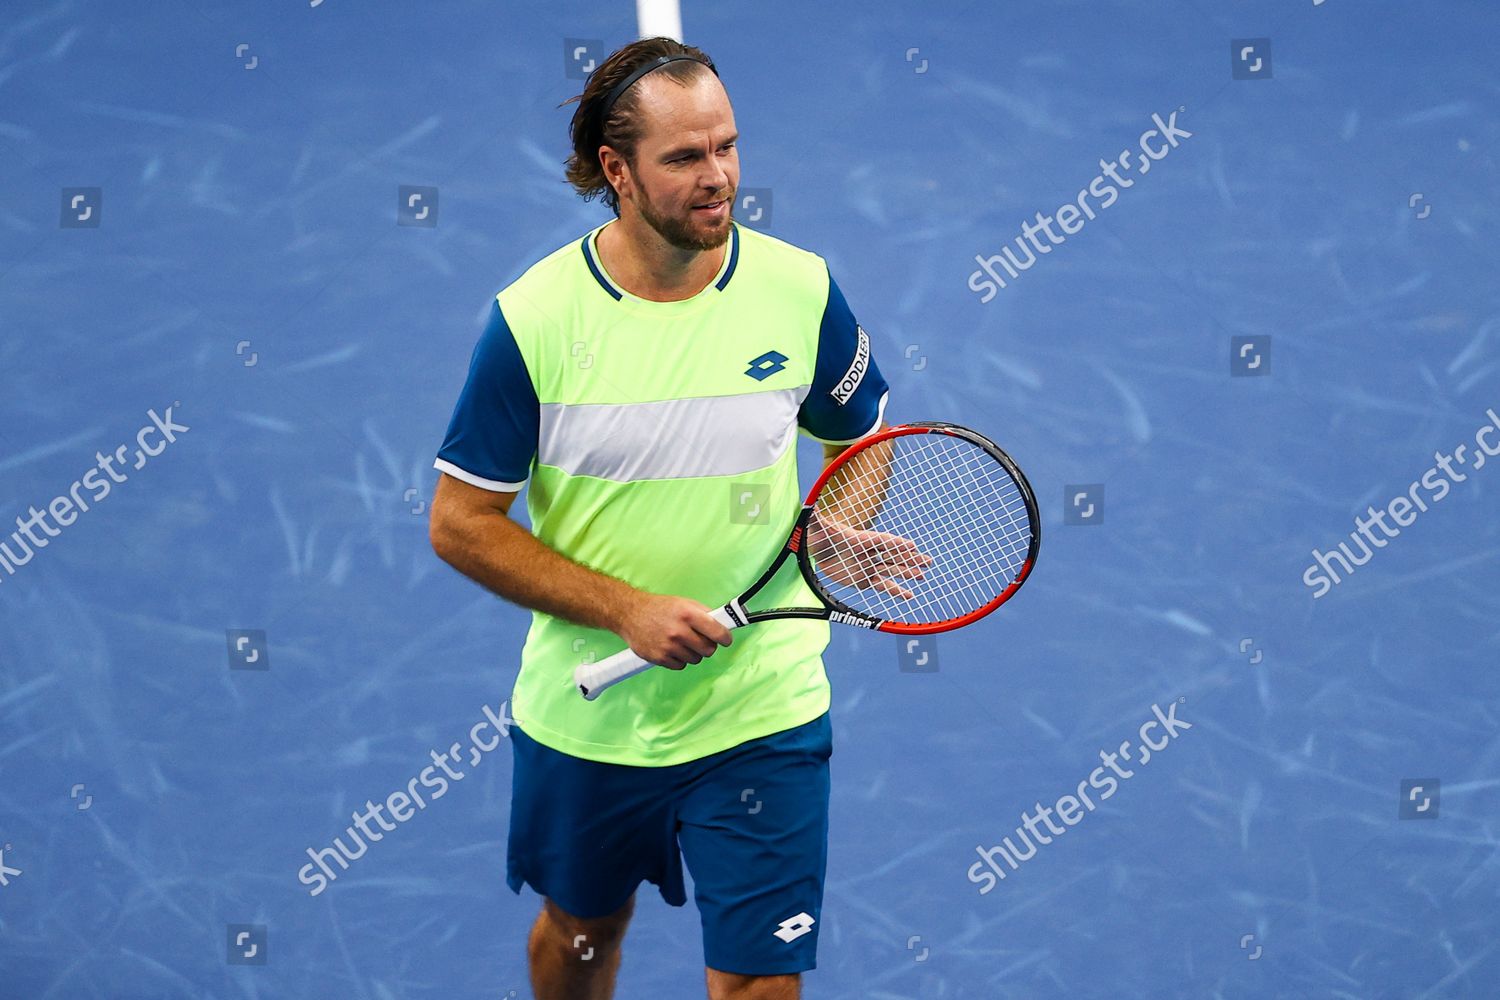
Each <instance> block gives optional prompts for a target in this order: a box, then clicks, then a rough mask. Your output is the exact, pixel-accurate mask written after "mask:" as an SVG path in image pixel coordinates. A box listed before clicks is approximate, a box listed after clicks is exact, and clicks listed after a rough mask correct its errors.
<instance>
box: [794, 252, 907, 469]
mask: <svg viewBox="0 0 1500 1000" xmlns="http://www.w3.org/2000/svg"><path fill="white" fill-rule="evenodd" d="M889 391H890V386H888V385H886V382H885V378H884V377H883V376H882V375H881V374H880V369H879V368H877V367H876V366H875V355H874V353H873V352H872V351H871V348H870V335H869V334H867V333H865V331H864V329H863V328H862V327H861V326H860V325H859V324H858V323H856V322H855V321H854V313H852V312H850V311H849V303H848V302H846V301H844V293H843V292H841V291H839V286H838V285H837V284H835V283H834V280H833V275H831V274H830V275H829V276H828V303H827V305H825V306H824V308H823V324H822V327H821V328H820V329H819V331H818V360H817V363H816V365H815V366H814V369H813V381H812V388H811V389H809V390H808V392H807V398H806V399H805V400H803V401H802V409H801V412H800V413H799V414H798V416H797V423H798V424H799V425H800V426H801V427H802V429H803V430H805V431H806V432H807V433H808V435H809V436H811V437H813V438H816V439H817V440H819V441H822V442H823V443H824V444H849V443H850V442H853V441H857V440H859V439H860V438H862V437H865V436H866V435H868V434H869V433H870V432H871V431H873V430H875V428H877V427H879V426H880V421H881V418H882V415H883V414H884V411H885V399H886V394H887V393H888V392H889Z"/></svg>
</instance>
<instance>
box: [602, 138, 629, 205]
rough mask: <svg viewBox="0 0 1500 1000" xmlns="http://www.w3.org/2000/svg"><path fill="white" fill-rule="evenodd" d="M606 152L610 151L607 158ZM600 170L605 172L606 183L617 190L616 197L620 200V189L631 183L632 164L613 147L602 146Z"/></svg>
mask: <svg viewBox="0 0 1500 1000" xmlns="http://www.w3.org/2000/svg"><path fill="white" fill-rule="evenodd" d="M605 150H609V155H608V156H607V157H606V156H605V154H604V151H605ZM599 169H600V170H602V171H603V172H604V181H605V183H606V184H608V185H609V186H610V187H612V188H614V189H615V197H616V198H618V197H619V196H620V189H621V188H622V187H624V186H625V185H626V184H627V183H628V182H629V179H630V164H629V163H628V162H626V160H625V157H623V156H621V155H620V154H619V152H618V151H616V150H615V149H614V148H613V147H611V146H600V147H599ZM616 181H619V183H616Z"/></svg>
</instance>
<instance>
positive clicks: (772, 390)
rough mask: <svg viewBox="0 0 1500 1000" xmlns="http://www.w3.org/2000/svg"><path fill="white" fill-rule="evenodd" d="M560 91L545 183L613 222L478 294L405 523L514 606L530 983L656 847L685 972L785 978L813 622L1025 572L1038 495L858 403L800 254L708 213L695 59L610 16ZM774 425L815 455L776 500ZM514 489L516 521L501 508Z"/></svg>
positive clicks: (733, 139)
mask: <svg viewBox="0 0 1500 1000" xmlns="http://www.w3.org/2000/svg"><path fill="white" fill-rule="evenodd" d="M574 100H575V101H576V102H577V104H578V107H577V109H576V110H575V112H574V114H573V118H572V122H571V126H570V138H571V144H572V149H573V155H572V157H571V158H570V159H569V161H568V165H567V171H566V176H567V180H568V181H569V182H570V183H571V184H572V185H573V187H574V189H575V190H576V191H577V192H578V193H579V194H580V195H582V196H583V197H584V198H585V199H592V198H594V197H596V196H602V198H603V200H604V202H605V204H606V205H607V206H608V207H609V208H610V209H612V210H613V212H614V215H615V216H616V218H612V219H610V220H608V221H607V222H605V223H604V224H602V225H600V226H598V227H596V228H594V229H592V230H591V231H589V232H588V233H587V234H585V235H583V236H582V237H581V238H579V239H575V240H573V241H571V242H569V243H567V244H566V245H564V246H562V247H560V248H558V249H557V250H556V251H554V252H552V253H550V254H548V255H547V256H546V257H544V258H542V259H541V260H540V261H538V262H537V263H535V264H533V265H532V266H530V267H529V268H528V269H526V270H525V271H524V273H522V274H521V276H520V277H518V278H516V279H515V280H514V281H512V282H511V283H510V284H508V285H507V286H505V287H504V288H502V289H501V290H500V291H499V292H498V293H497V294H496V295H495V296H494V298H493V299H492V300H491V301H490V302H489V304H488V306H487V311H488V318H487V321H486V324H485V327H484V330H483V332H482V333H481V334H480V337H479V341H478V344H477V345H476V346H475V347H474V350H473V354H472V357H471V360H470V365H469V372H468V377H467V380H466V382H465V384H464V386H463V389H462V391H461V392H460V394H459V398H458V403H457V405H456V406H455V409H454V412H453V416H452V420H451V421H450V424H449V428H448V433H447V436H446V438H445V439H444V441H443V444H442V447H441V448H440V450H439V452H438V457H437V461H436V463H435V465H436V467H437V468H438V469H439V470H441V472H442V475H441V476H440V478H439V483H438V488H437V493H436V496H435V497H434V500H433V504H432V522H431V523H432V529H431V530H432V541H433V546H434V548H435V550H436V551H437V552H438V554H439V555H440V556H441V557H442V558H443V559H444V560H446V561H447V562H449V563H450V564H452V565H453V566H454V567H455V568H457V569H458V570H459V571H460V572H462V573H464V574H465V575H467V576H469V577H470V578H472V579H473V580H475V581H476V582H478V583H480V584H481V585H483V586H485V587H486V588H488V589H489V590H491V591H493V592H494V593H496V594H498V595H500V596H502V597H504V598H507V599H509V600H511V601H513V602H515V603H517V604H520V605H523V606H525V607H528V608H530V609H532V612H533V614H532V622H531V627H530V630H529V631H528V633H527V635H526V639H525V643H524V646H523V647H522V649H521V656H520V672H519V676H518V677H517V679H516V682H515V689H514V692H513V693H512V696H511V715H512V718H513V720H514V723H513V725H512V726H511V741H510V742H511V746H512V750H513V753H514V768H515V770H514V779H513V782H512V802H511V811H510V831H509V833H510V835H509V840H508V847H507V859H506V875H507V883H508V884H509V885H510V887H511V888H512V890H514V891H516V892H518V893H519V892H520V891H521V887H522V885H523V884H527V883H529V884H530V885H531V886H532V888H533V889H535V890H536V892H537V893H538V894H540V895H541V896H542V897H543V903H542V912H541V914H540V915H539V916H538V918H537V921H536V924H535V926H534V928H533V930H532V932H531V936H530V939H529V942H528V954H529V959H530V963H531V975H532V982H533V987H534V990H535V992H536V994H537V996H539V997H544V998H552V997H563V996H574V995H580V996H581V995H588V996H594V997H604V996H610V995H612V984H613V981H614V976H615V970H616V969H617V968H618V966H619V962H620V956H621V947H622V941H623V937H624V934H625V930H626V928H627V926H628V923H629V919H630V916H631V913H632V912H633V907H634V903H635V894H636V889H637V888H638V886H639V885H640V883H641V881H642V880H643V879H644V880H646V881H649V882H651V883H652V884H654V885H656V886H657V887H658V889H659V890H660V892H661V895H662V897H663V898H664V899H665V900H666V901H667V902H668V903H669V904H671V905H674V906H682V905H685V904H686V900H687V897H686V891H685V883H684V879H683V871H682V862H683V861H686V863H687V865H688V868H689V869H690V871H691V874H692V876H693V882H694V885H695V889H696V900H695V901H696V903H697V906H698V910H699V913H700V916H701V918H702V932H703V933H702V942H703V949H704V957H705V965H706V966H707V970H706V972H707V988H708V995H709V997H710V998H720V997H730V996H735V997H773V996H774V997H784V996H795V995H797V993H796V991H797V989H798V986H797V983H798V981H799V980H798V975H799V974H800V973H801V972H803V971H806V970H809V969H812V968H814V967H815V965H816V950H817V940H818V931H819V929H820V927H821V914H822V901H823V879H824V873H825V869H826V861H827V850H828V842H827V841H828V836H827V835H828V792H829V784H828V782H829V771H828V759H829V757H830V755H831V754H832V742H831V729H830V725H829V718H828V707H829V701H830V697H829V685H828V678H827V675H826V673H825V672H824V669H823V662H822V652H823V649H824V648H825V646H826V645H827V643H828V635H829V626H828V621H829V620H830V618H831V617H832V616H833V615H835V614H837V615H839V616H840V620H841V621H854V622H857V623H859V624H862V625H865V626H866V627H876V628H882V629H884V630H887V631H902V630H907V631H934V630H938V629H940V628H942V627H952V624H953V623H954V622H957V623H959V624H962V623H964V622H965V621H968V620H973V618H974V617H977V616H978V615H980V614H983V613H986V612H987V611H988V610H992V609H993V607H995V606H997V605H998V603H999V602H1000V601H1003V600H1004V599H1005V597H1008V596H1009V594H1010V593H1011V592H1013V591H1014V589H1015V587H1017V586H1019V584H1020V581H1021V580H1022V579H1024V577H1025V574H1026V573H1027V572H1029V567H1030V564H1031V560H1032V559H1033V558H1034V555H1035V538H1034V523H1035V522H1034V516H1033V515H1031V514H1030V511H1031V510H1032V509H1033V508H1034V504H1031V505H1030V506H1028V498H1029V496H1030V493H1029V489H1025V488H1024V480H1020V479H1019V473H1018V472H1015V473H1014V475H1012V472H1014V468H1013V466H1011V465H1009V460H1008V459H1004V460H1003V461H1002V459H1003V455H1000V453H999V451H998V449H995V448H994V446H993V445H990V444H989V443H988V442H986V441H984V439H983V438H980V437H979V436H978V435H975V434H973V433H972V432H968V431H964V430H963V429H962V428H949V427H948V426H947V425H923V426H915V425H914V426H910V427H899V428H889V429H887V428H886V427H885V424H884V421H883V419H882V418H883V412H884V408H885V404H886V398H887V391H888V387H887V384H886V381H885V379H884V378H883V377H882V376H881V374H880V371H879V368H878V366H877V365H876V363H875V359H874V357H873V352H872V351H871V347H870V341H869V338H868V337H867V336H866V335H865V334H864V331H863V330H862V329H861V328H860V327H859V324H858V323H857V322H856V321H855V318H854V315H853V313H852V311H851V310H850V308H849V305H848V303H847V302H846V300H845V298H844V295H843V293H842V292H841V291H840V289H839V286H838V285H837V284H836V283H835V281H834V279H833V277H832V276H831V275H830V273H829V269H828V265H827V263H826V262H825V261H824V260H823V258H821V257H819V256H818V255H816V254H814V253H812V252H809V251H807V250H803V249H800V248H798V247H795V246H792V245H791V244H789V243H786V242H783V241H781V240H778V239H776V238H774V237H772V236H769V235H767V234H764V233H760V232H756V231H755V230H751V229H747V228H743V227H741V226H740V225H738V224H737V223H736V222H735V220H734V219H733V218H732V211H731V209H732V206H733V205H734V203H735V195H736V191H737V189H738V187H739V180H740V164H739V153H738V149H737V140H738V137H739V133H738V130H737V128H736V126H735V120H734V113H733V109H732V107H731V105H730V103H729V98H728V94H727V92H726V90H725V88H724V85H723V84H722V83H721V82H720V80H719V77H718V70H717V69H716V68H715V67H714V64H713V62H712V61H711V60H710V59H709V58H708V56H707V55H705V54H704V53H703V52H702V51H701V50H699V49H696V48H693V47H690V46H684V45H682V44H680V43H677V42H675V41H672V40H670V39H665V38H651V39H643V40H641V41H639V42H634V43H631V44H630V45H627V46H625V47H624V48H622V49H620V50H619V51H617V52H615V53H614V54H612V55H611V56H609V57H608V58H607V59H605V60H604V61H603V62H602V63H601V64H600V65H599V67H598V68H597V69H596V70H595V71H594V73H593V74H592V75H591V76H590V77H589V78H588V81H587V83H586V85H585V87H584V91H583V93H582V94H581V95H580V96H578V97H577V98H574ZM569 103H571V102H569ZM767 331H774V341H773V342H772V343H771V344H767V343H766V341H767V336H766V335H767ZM580 341H581V342H585V343H587V344H588V345H589V351H590V353H591V354H592V355H593V362H592V364H591V365H589V366H588V367H587V368H581V367H580V366H578V365H577V364H575V363H570V358H569V347H570V345H572V344H574V343H577V342H580ZM768 348H774V350H768ZM747 358H751V359H753V360H751V361H749V362H748V365H749V366H750V371H749V372H747V370H746V369H747V361H746V359H747ZM747 374H750V375H751V377H750V378H746V377H745V376H746V375H747ZM773 374H774V377H770V376H772V375H773ZM757 376H762V377H757ZM799 435H806V436H808V437H811V438H813V439H814V440H816V441H818V442H820V443H821V445H822V447H823V452H824V457H825V469H824V473H823V475H822V476H821V477H820V478H819V480H818V482H817V483H816V484H815V486H814V489H813V492H812V493H811V494H809V497H808V499H807V500H806V502H804V501H803V500H802V498H801V496H800V490H799V488H798V483H797V469H796V446H797V441H798V437H799ZM736 481H741V482H744V481H751V482H755V483H758V484H765V487H764V488H765V505H766V506H765V509H766V511H767V512H769V516H770V524H771V530H767V528H766V525H765V523H764V522H763V520H762V519H759V518H757V519H754V520H760V521H762V523H726V518H725V516H724V510H723V496H724V493H725V491H726V490H728V489H729V488H730V486H729V484H731V483H733V482H736ZM1018 482H1019V485H1018ZM523 488H525V489H526V491H527V512H528V513H529V515H530V521H531V530H530V531H527V530H526V529H525V528H523V527H521V526H520V525H518V524H516V523H515V522H514V521H512V520H511V518H510V516H509V510H510V506H511V504H512V502H513V501H514V499H515V497H516V496H517V495H518V494H519V492H520V491H521V490H522V489H523ZM750 520H751V519H736V521H750ZM1028 531H1030V532H1031V533H1032V534H1031V535H1030V536H1028V535H1027V532H1028ZM747 588H748V589H747ZM736 594H739V595H740V596H739V597H737V598H736V597H734V595H736ZM726 602H728V603H726ZM742 626H743V627H742ZM741 627H742V628H741ZM731 628H735V629H737V630H738V631H737V632H736V634H735V635H733V636H731ZM580 640H581V641H580ZM579 648H582V649H591V650H596V651H597V652H598V653H599V654H600V656H599V659H598V662H596V663H589V664H582V663H580V662H579V660H580V657H579V654H578V653H576V652H574V650H575V649H579ZM610 654H613V655H610ZM510 655H511V651H510V650H508V649H507V650H500V651H496V652H495V654H494V656H493V660H492V661H491V662H489V663H486V664H484V666H486V667H487V668H490V669H495V670H503V671H508V670H509V669H510V662H509V657H510ZM657 667H664V668H666V669H656V668H657ZM575 670H577V671H578V672H579V673H578V676H575ZM616 685H617V686H616ZM606 691H607V693H606V694H605V695H604V696H603V697H600V693H601V692H606ZM595 699H597V700H595ZM746 788H754V789H755V790H756V796H757V798H758V799H759V800H760V801H761V802H763V803H764V807H763V808H761V809H759V810H756V811H754V812H749V811H747V810H746V809H745V808H744V805H743V802H742V801H741V799H740V795H741V793H742V791H743V790H744V789H746ZM789 919H795V920H796V923H797V927H798V933H796V934H787V933H785V931H784V930H782V929H783V928H784V925H785V924H786V922H787V921H788V920H789ZM778 930H782V932H781V933H777V932H778ZM577 935H587V940H588V942H589V944H590V946H591V947H592V948H593V949H594V950H595V953H594V954H593V957H592V960H591V961H588V962H582V961H580V960H579V958H578V953H577V951H576V950H575V949H574V948H573V941H574V940H575V938H576V937H577Z"/></svg>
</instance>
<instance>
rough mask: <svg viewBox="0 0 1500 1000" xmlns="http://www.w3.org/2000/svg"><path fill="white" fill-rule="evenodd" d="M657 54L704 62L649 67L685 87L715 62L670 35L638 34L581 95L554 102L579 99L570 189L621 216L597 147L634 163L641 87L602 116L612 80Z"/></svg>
mask: <svg viewBox="0 0 1500 1000" xmlns="http://www.w3.org/2000/svg"><path fill="white" fill-rule="evenodd" d="M661 56H692V57H693V58H694V59H699V60H702V63H701V64H699V65H694V64H693V63H691V62H688V61H686V60H683V61H679V62H671V63H668V64H667V65H665V66H663V67H662V68H661V69H658V70H652V71H651V73H650V75H651V76H658V75H659V76H666V77H670V78H672V79H673V80H675V81H676V82H678V83H680V84H684V85H685V84H687V83H689V82H690V81H692V80H694V79H697V77H698V76H699V75H700V74H702V73H707V72H713V70H711V69H710V68H709V67H711V66H712V65H713V60H711V59H709V57H708V56H707V54H705V53H704V52H703V50H702V49H698V48H694V47H693V46H691V45H683V44H682V43H681V42H679V41H676V40H675V39H671V38H665V37H657V38H642V39H641V40H640V41H637V42H631V43H630V44H629V45H626V46H624V47H622V48H620V49H618V50H616V51H615V52H614V53H613V54H611V55H610V57H609V58H608V59H606V60H604V62H603V63H601V64H600V65H599V68H598V69H596V70H594V72H593V73H592V74H591V75H590V76H589V79H588V83H586V84H584V87H583V93H581V94H579V95H578V96H577V97H572V98H569V99H568V100H566V101H564V102H563V103H562V104H559V105H558V107H560V108H561V107H565V106H567V105H569V104H572V103H573V102H575V101H576V102H578V108H577V110H576V111H574V112H573V122H572V124H571V125H570V126H569V132H570V133H571V135H572V139H573V155H572V156H570V157H568V160H567V171H566V177H567V181H568V183H569V184H571V185H573V190H575V191H577V192H578V193H579V195H581V196H582V197H583V200H584V201H592V200H593V199H595V198H597V197H599V196H600V195H603V197H604V203H605V204H606V205H608V206H609V207H610V208H611V209H612V210H613V211H614V213H615V215H619V214H620V197H619V195H618V194H617V193H616V192H615V189H614V185H612V184H610V183H609V181H608V180H607V179H606V178H605V176H604V167H603V166H602V165H601V164H600V163H599V147H600V146H609V147H610V148H611V149H614V150H617V151H618V152H619V153H620V155H621V156H623V157H625V162H626V163H629V164H630V165H631V166H634V165H635V146H636V143H637V142H638V141H639V140H640V138H641V133H642V122H641V120H640V119H641V116H640V113H639V112H640V108H639V101H638V97H637V91H638V90H639V87H637V86H635V85H632V86H631V87H629V88H628V89H627V90H626V91H625V92H624V93H623V94H621V95H620V96H619V97H618V98H617V99H616V100H615V104H614V107H612V108H610V109H609V117H608V118H604V117H603V115H604V102H605V99H606V98H607V97H608V96H609V92H610V91H611V90H613V89H614V87H615V85H616V84H618V83H619V82H620V81H621V80H624V79H625V78H626V77H628V76H629V75H630V74H631V73H633V72H635V71H636V70H637V69H639V68H640V67H641V66H642V65H644V64H645V63H648V62H650V61H652V60H654V59H657V58H659V57H661ZM704 64H706V65H704Z"/></svg>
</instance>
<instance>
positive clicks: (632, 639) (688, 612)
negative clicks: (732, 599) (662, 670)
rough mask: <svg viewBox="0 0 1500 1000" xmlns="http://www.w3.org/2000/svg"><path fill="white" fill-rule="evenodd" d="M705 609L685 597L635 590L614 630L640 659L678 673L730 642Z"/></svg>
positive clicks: (707, 609) (724, 630)
mask: <svg viewBox="0 0 1500 1000" xmlns="http://www.w3.org/2000/svg"><path fill="white" fill-rule="evenodd" d="M709 610H710V609H709V608H707V607H705V606H704V605H702V604H699V603H698V602H697V601H694V600H691V599H689V598H686V597H672V596H670V595H667V594H650V593H646V592H645V591H637V592H636V594H635V596H634V597H633V599H632V600H631V601H630V602H629V604H628V605H627V607H626V610H625V614H624V616H623V617H622V619H621V621H620V627H619V628H618V629H616V630H615V631H616V632H617V633H618V634H619V636H620V638H621V639H624V640H625V643H626V645H628V646H629V647H630V648H631V649H632V650H633V651H634V652H635V655H637V656H639V657H640V658H641V659H643V660H645V661H647V662H648V663H655V664H657V665H658V666H663V667H667V668H668V669H671V670H682V669H683V668H684V667H686V666H687V665H688V664H689V663H699V662H701V661H702V660H704V659H705V658H706V657H709V656H712V655H713V654H714V651H715V650H717V649H718V648H719V646H727V645H729V644H730V643H731V642H732V641H733V639H732V638H731V637H730V635H729V630H728V629H727V628H725V627H724V626H723V625H720V624H719V623H718V622H717V621H715V620H714V619H713V618H711V617H709Z"/></svg>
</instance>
